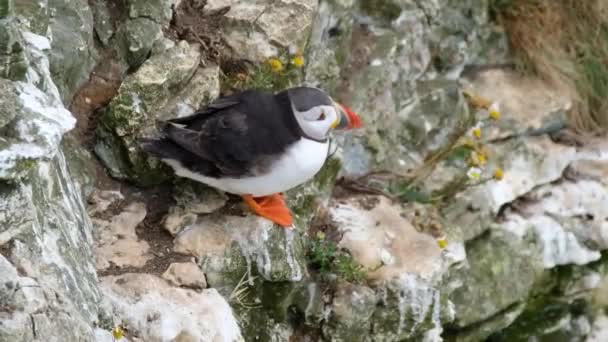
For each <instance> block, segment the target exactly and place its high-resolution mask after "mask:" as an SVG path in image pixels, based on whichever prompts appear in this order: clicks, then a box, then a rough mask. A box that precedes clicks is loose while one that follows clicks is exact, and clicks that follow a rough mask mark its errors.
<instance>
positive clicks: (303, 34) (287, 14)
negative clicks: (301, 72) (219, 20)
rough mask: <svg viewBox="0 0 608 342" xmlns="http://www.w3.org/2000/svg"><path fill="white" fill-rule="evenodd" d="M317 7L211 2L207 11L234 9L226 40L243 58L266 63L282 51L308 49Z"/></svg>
mask: <svg viewBox="0 0 608 342" xmlns="http://www.w3.org/2000/svg"><path fill="white" fill-rule="evenodd" d="M316 4H317V2H316V1H313V0H297V1H290V0H278V1H274V0H272V1H271V0H263V1H235V0H210V1H207V3H206V6H205V9H206V10H210V11H213V10H218V9H220V8H224V7H226V6H230V10H229V11H228V13H226V15H225V16H226V18H227V19H228V20H227V23H226V25H224V26H223V27H222V34H223V36H224V38H225V39H226V41H227V43H228V44H229V45H230V47H231V48H232V49H233V50H234V52H235V53H236V54H237V55H238V56H239V57H241V58H244V59H247V60H253V61H263V60H264V59H266V58H268V57H271V56H276V55H277V54H278V52H282V51H281V49H283V50H286V49H288V48H290V47H294V48H303V47H304V46H305V44H306V41H307V39H308V34H309V32H310V30H311V28H312V21H313V17H314V13H315V10H316Z"/></svg>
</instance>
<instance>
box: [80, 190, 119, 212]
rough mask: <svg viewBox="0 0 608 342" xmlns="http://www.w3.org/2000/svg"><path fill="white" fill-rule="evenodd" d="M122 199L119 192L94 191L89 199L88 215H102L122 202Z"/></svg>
mask: <svg viewBox="0 0 608 342" xmlns="http://www.w3.org/2000/svg"><path fill="white" fill-rule="evenodd" d="M123 199H124V197H123V195H122V194H121V193H120V191H109V190H105V191H102V190H98V189H96V190H94V191H93V193H91V196H90V197H89V208H88V210H87V211H88V212H89V215H91V216H93V215H95V214H97V213H103V212H104V211H106V210H108V208H109V207H110V206H111V205H112V204H113V203H116V202H117V201H120V200H123Z"/></svg>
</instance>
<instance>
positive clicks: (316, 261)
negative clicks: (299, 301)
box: [307, 231, 382, 284]
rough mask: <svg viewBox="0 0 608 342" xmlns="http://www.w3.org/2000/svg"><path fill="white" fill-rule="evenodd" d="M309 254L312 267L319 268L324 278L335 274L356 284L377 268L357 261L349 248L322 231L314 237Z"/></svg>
mask: <svg viewBox="0 0 608 342" xmlns="http://www.w3.org/2000/svg"><path fill="white" fill-rule="evenodd" d="M307 256H308V260H309V261H310V265H311V266H312V268H313V269H315V270H317V271H318V272H319V275H320V276H321V277H322V278H329V277H330V276H331V275H335V276H337V277H338V278H339V279H343V280H346V281H348V282H351V283H354V284H361V283H363V282H364V281H365V279H366V278H367V273H368V272H373V271H375V270H376V269H377V268H376V269H366V268H365V267H363V266H362V265H360V264H359V263H357V262H356V261H355V259H354V258H353V257H352V255H350V253H349V252H348V251H347V250H344V249H341V248H339V247H338V245H337V244H336V243H335V242H334V241H332V240H330V239H327V238H326V236H325V233H323V232H321V231H319V232H317V234H316V236H315V238H314V239H312V241H311V243H310V248H309V249H308V255H307ZM380 266H382V265H380Z"/></svg>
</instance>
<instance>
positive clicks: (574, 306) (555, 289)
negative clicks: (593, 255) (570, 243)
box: [488, 253, 608, 342]
mask: <svg viewBox="0 0 608 342" xmlns="http://www.w3.org/2000/svg"><path fill="white" fill-rule="evenodd" d="M590 271H593V272H599V273H600V274H602V275H605V274H607V273H608V254H607V253H603V254H602V258H601V259H600V260H598V261H596V262H593V263H590V264H588V265H585V266H578V265H566V266H558V267H555V268H553V269H551V270H548V271H546V272H545V273H544V275H543V278H542V280H541V281H539V282H538V284H537V285H536V286H535V288H534V290H533V294H532V295H531V296H530V299H529V300H528V302H527V303H526V307H525V309H524V311H523V312H522V314H521V315H520V316H519V317H518V318H517V320H516V321H515V322H514V323H513V324H511V325H510V326H509V327H507V328H506V329H504V330H502V331H499V332H497V333H495V334H493V335H492V336H490V338H489V339H488V341H491V342H499V341H500V342H502V341H505V342H506V341H509V342H511V341H514V342H518V341H522V342H524V341H529V339H530V338H533V337H534V338H535V339H536V340H537V341H540V342H545V341H546V342H552V341H573V340H576V337H577V336H574V335H571V334H570V332H568V331H564V330H562V329H557V330H556V329H554V328H555V327H558V326H559V324H560V322H561V320H562V319H564V318H567V317H576V316H580V315H586V314H589V313H590V311H591V306H592V303H591V298H590V293H586V294H585V293H578V295H577V296H575V297H571V296H568V295H567V293H568V290H569V288H570V287H571V284H573V283H575V282H577V281H579V280H580V279H582V278H583V277H585V276H586V275H588V274H589V272H590Z"/></svg>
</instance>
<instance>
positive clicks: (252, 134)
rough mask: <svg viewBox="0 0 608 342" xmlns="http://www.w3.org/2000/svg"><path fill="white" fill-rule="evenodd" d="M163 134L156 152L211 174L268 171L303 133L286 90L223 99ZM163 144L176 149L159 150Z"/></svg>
mask: <svg viewBox="0 0 608 342" xmlns="http://www.w3.org/2000/svg"><path fill="white" fill-rule="evenodd" d="M162 133H163V134H164V138H163V139H162V140H163V141H164V142H163V143H162V144H158V143H157V144H156V146H155V148H154V150H155V151H151V152H152V153H153V154H156V155H157V156H158V155H159V154H163V155H162V156H160V157H161V158H171V159H177V160H178V161H180V163H181V164H182V165H183V166H184V167H186V168H188V169H190V170H192V171H195V170H198V172H202V171H204V172H202V173H203V174H204V175H206V176H210V177H246V176H255V175H258V174H261V173H264V172H265V171H266V169H267V167H268V166H270V164H271V163H272V161H274V160H276V159H278V158H279V157H280V155H281V154H282V153H283V152H285V150H286V149H287V148H288V147H289V146H290V145H291V144H293V143H295V142H296V141H298V140H299V139H300V137H301V134H300V131H299V126H298V124H297V122H296V120H295V118H294V116H293V112H292V110H291V103H290V102H289V99H288V98H287V95H286V94H279V95H277V96H274V95H272V94H268V93H263V92H258V91H247V92H243V93H239V94H236V95H233V96H230V97H226V98H222V99H219V100H216V101H214V102H213V103H212V104H210V105H209V106H207V107H205V108H203V109H201V110H199V111H197V112H196V113H194V114H193V115H190V116H188V117H184V118H179V119H173V120H169V122H168V123H167V124H166V125H165V126H164V127H163V129H162ZM162 145H165V146H167V148H170V149H171V150H172V152H171V153H168V152H169V151H168V150H167V153H163V152H162V151H160V153H159V149H160V150H162V147H161V146H162ZM176 147H177V148H178V149H179V153H176V150H175V149H176ZM144 148H145V147H144ZM145 149H146V148H145ZM151 149H152V148H147V149H146V150H148V151H150V150H151ZM168 154H170V155H168ZM174 156H176V157H174Z"/></svg>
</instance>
